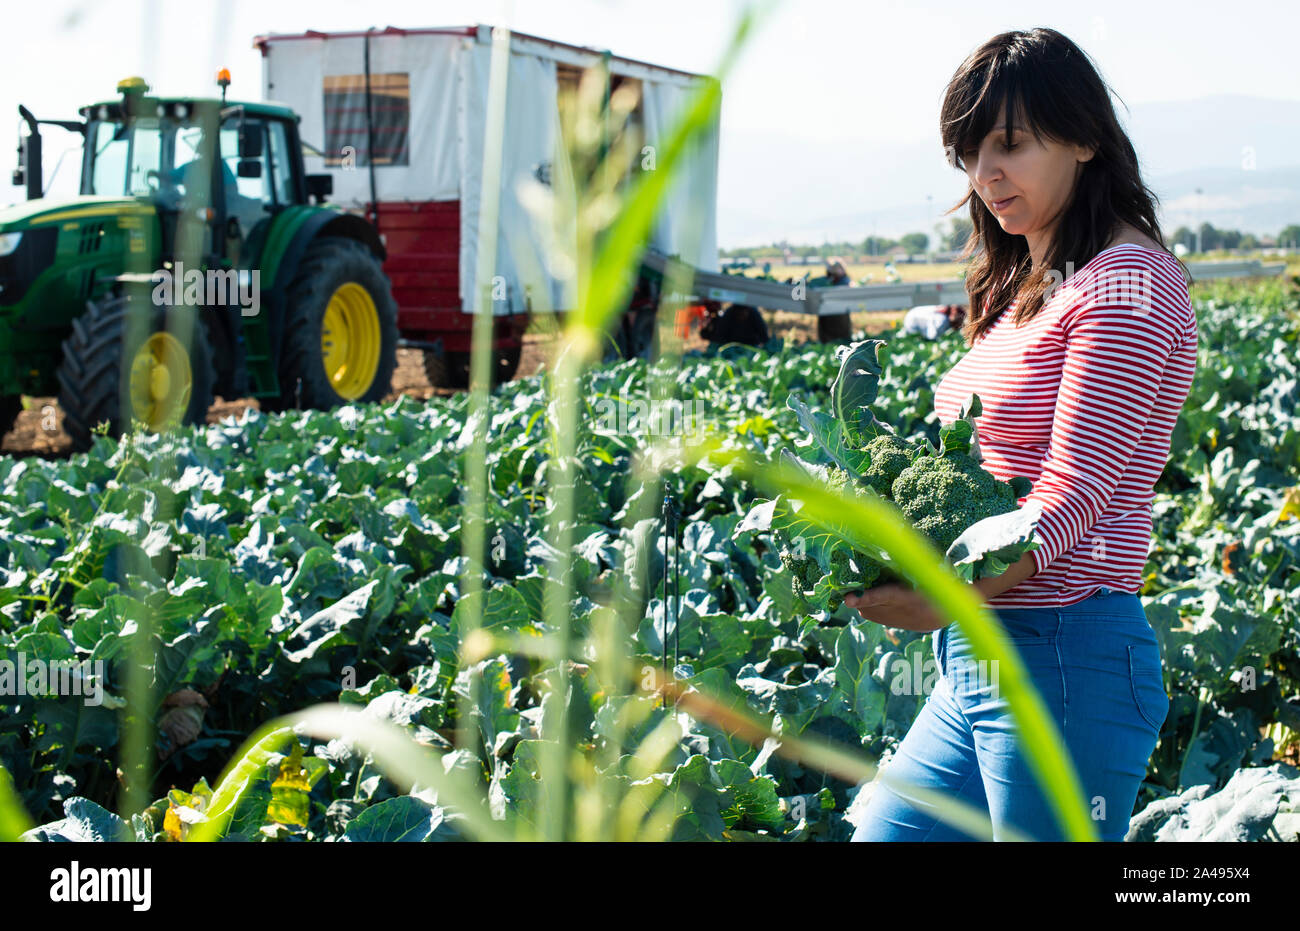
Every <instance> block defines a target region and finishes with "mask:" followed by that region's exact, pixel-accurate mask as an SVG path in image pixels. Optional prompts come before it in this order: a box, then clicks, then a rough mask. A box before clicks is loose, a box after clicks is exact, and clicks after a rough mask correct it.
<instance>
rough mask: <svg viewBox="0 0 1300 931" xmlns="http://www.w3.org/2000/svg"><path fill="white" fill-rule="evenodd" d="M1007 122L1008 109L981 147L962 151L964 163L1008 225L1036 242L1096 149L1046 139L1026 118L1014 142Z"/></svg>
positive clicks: (973, 183) (1005, 226) (978, 190)
mask: <svg viewBox="0 0 1300 931" xmlns="http://www.w3.org/2000/svg"><path fill="white" fill-rule="evenodd" d="M1005 124H1006V116H1005V111H1004V115H1003V118H1002V120H1001V121H999V123H998V124H997V125H996V126H994V127H993V129H992V130H991V131H990V132H989V133H988V135H987V136H985V137H984V140H983V142H981V144H980V147H979V149H978V150H971V151H969V152H963V153H961V158H962V163H963V164H964V165H965V167H966V176H967V177H968V178H969V179H970V183H971V187H972V188H974V190H975V193H976V194H977V195H978V196H979V198H980V200H982V201H983V202H984V206H985V207H987V208H988V211H989V212H990V213H991V214H993V216H994V217H996V218H997V220H998V223H999V224H1000V225H1001V226H1002V229H1003V230H1004V231H1005V232H1007V233H1010V234H1012V235H1018V236H1025V237H1027V238H1029V239H1030V240H1031V242H1032V241H1033V240H1036V239H1040V238H1043V237H1045V236H1046V235H1047V234H1048V233H1050V231H1051V229H1052V226H1053V225H1054V224H1055V222H1056V218H1057V217H1059V216H1060V214H1061V211H1062V210H1064V209H1065V206H1066V204H1067V203H1068V202H1069V199H1070V193H1071V192H1072V191H1073V190H1074V183H1075V181H1076V179H1077V178H1078V176H1079V172H1080V171H1081V170H1082V168H1083V163H1084V162H1086V161H1088V159H1090V158H1092V156H1093V150H1091V149H1086V148H1083V147H1080V146H1075V145H1065V144H1062V143H1059V142H1056V141H1054V140H1052V139H1048V138H1046V137H1044V138H1043V140H1042V141H1041V142H1040V141H1039V140H1038V139H1036V138H1035V137H1034V134H1033V133H1032V132H1031V131H1030V130H1029V129H1028V127H1026V126H1025V125H1024V123H1023V122H1020V121H1017V124H1016V127H1015V131H1014V132H1013V133H1012V135H1011V143H1010V145H1009V146H1008V144H1007V139H1006V126H1005Z"/></svg>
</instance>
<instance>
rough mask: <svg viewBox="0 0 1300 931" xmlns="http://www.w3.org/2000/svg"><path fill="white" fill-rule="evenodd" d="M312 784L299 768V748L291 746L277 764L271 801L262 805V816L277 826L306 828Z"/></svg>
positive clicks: (300, 762) (300, 758) (300, 749)
mask: <svg viewBox="0 0 1300 931" xmlns="http://www.w3.org/2000/svg"><path fill="white" fill-rule="evenodd" d="M314 781H315V780H314V779H312V777H311V774H310V773H309V772H308V771H307V770H306V769H305V768H304V767H303V765H302V745H301V744H298V743H295V744H294V745H293V751H292V752H291V753H290V754H289V756H288V757H287V758H286V759H285V761H284V762H283V763H281V764H280V773H279V775H278V776H276V777H275V781H274V782H272V783H271V800H270V801H269V802H267V804H266V816H267V817H268V818H269V819H271V820H272V821H276V822H278V823H280V824H295V825H298V826H299V827H306V826H307V816H308V815H309V814H310V813H311V799H310V798H309V795H310V793H311V787H312V783H313V782H314Z"/></svg>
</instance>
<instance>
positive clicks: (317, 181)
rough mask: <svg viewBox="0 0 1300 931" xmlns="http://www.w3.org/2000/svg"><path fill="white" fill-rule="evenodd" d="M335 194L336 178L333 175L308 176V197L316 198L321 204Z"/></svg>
mask: <svg viewBox="0 0 1300 931" xmlns="http://www.w3.org/2000/svg"><path fill="white" fill-rule="evenodd" d="M333 193H334V176H333V175H308V176H307V195H308V196H309V197H314V198H316V202H317V203H320V202H321V201H323V200H325V199H326V198H327V197H329V196H330V195H331V194H333Z"/></svg>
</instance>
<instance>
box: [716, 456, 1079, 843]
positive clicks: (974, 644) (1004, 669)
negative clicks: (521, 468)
mask: <svg viewBox="0 0 1300 931" xmlns="http://www.w3.org/2000/svg"><path fill="white" fill-rule="evenodd" d="M693 453H694V454H696V455H700V454H707V455H708V456H709V457H710V459H711V460H715V461H717V462H719V463H728V462H729V463H731V464H732V465H733V467H734V469H735V474H736V475H738V476H742V477H744V478H746V479H748V480H749V481H750V482H752V483H754V485H755V486H756V487H758V488H760V489H763V490H765V491H767V492H769V493H771V494H772V495H774V496H775V495H777V494H783V495H786V496H787V497H790V498H795V499H797V500H799V501H801V502H802V503H803V509H802V510H801V511H800V514H801V516H804V517H806V518H807V519H808V520H810V521H814V522H818V523H820V524H821V525H822V526H823V527H825V528H827V529H828V531H829V530H830V528H836V530H835V531H834V532H836V533H837V534H840V535H841V536H842V538H843V539H844V541H845V542H847V543H849V544H850V545H852V546H855V547H856V548H858V549H859V550H862V551H865V552H871V551H872V550H873V549H878V548H883V549H885V550H887V551H888V553H889V555H890V557H891V559H892V560H893V561H894V563H895V564H896V566H897V568H898V570H899V571H900V572H902V573H903V574H904V575H905V576H906V577H907V578H908V579H910V580H911V581H912V582H913V584H915V585H916V587H917V589H918V590H919V591H920V592H922V593H923V594H925V595H926V596H927V597H928V598H930V600H931V601H932V602H934V604H935V606H936V607H937V608H938V609H939V611H940V612H941V613H942V614H943V615H944V616H945V617H948V618H951V619H953V620H954V621H955V622H956V623H957V624H958V625H959V627H960V628H961V630H962V633H964V634H965V635H966V637H967V639H968V640H969V641H970V644H971V649H972V652H974V654H975V658H976V660H986V661H993V662H997V663H998V667H997V668H998V676H999V678H998V685H999V688H1000V689H1002V690H1003V692H1004V693H1005V694H1006V696H1007V703H1008V705H1009V708H1010V711H1011V716H1012V719H1013V721H1014V722H1015V725H1016V728H1017V736H1018V740H1019V743H1020V746H1021V748H1022V749H1023V752H1024V753H1025V755H1026V757H1027V760H1028V764H1029V768H1030V770H1031V771H1032V772H1033V774H1034V778H1035V779H1036V780H1037V781H1038V784H1039V786H1040V787H1042V789H1043V791H1044V794H1045V795H1046V797H1047V800H1048V803H1049V804H1050V806H1051V807H1052V810H1053V812H1054V813H1055V815H1056V818H1057V820H1058V823H1059V824H1060V825H1061V827H1062V829H1063V831H1064V833H1065V836H1066V837H1067V838H1069V839H1071V840H1096V839H1097V833H1096V826H1095V825H1094V824H1093V822H1092V819H1091V818H1090V817H1089V815H1088V808H1087V806H1086V804H1085V802H1084V795H1083V790H1082V787H1081V785H1080V783H1079V778H1078V773H1077V772H1076V770H1075V768H1074V764H1073V762H1072V761H1071V760H1070V757H1069V752H1068V750H1067V748H1066V746H1065V743H1064V741H1063V740H1062V738H1061V734H1060V731H1059V730H1057V728H1056V725H1055V723H1054V722H1053V721H1052V719H1051V717H1050V716H1049V715H1048V713H1047V709H1046V707H1045V706H1044V705H1043V701H1042V698H1041V697H1040V696H1039V694H1038V692H1037V690H1035V689H1034V687H1033V683H1032V682H1031V681H1030V679H1029V675H1028V672H1027V671H1026V669H1025V667H1024V664H1023V663H1022V662H1021V660H1020V656H1019V654H1018V653H1016V651H1015V649H1014V647H1013V645H1012V643H1011V641H1010V640H1009V639H1008V638H1007V637H1006V635H1005V634H1004V633H1003V631H1002V628H1001V626H1000V625H999V624H998V623H997V621H996V620H995V618H994V617H993V615H992V614H991V613H990V612H989V611H988V610H987V609H986V608H985V607H984V605H983V604H982V603H981V602H980V600H979V599H978V598H977V597H976V596H975V595H974V594H973V592H972V589H971V587H970V586H969V585H967V584H966V583H963V582H962V581H961V580H959V579H958V578H957V577H956V575H954V574H953V573H952V571H951V570H949V569H948V568H947V567H946V566H945V564H944V561H943V557H942V555H941V554H940V553H939V552H938V551H937V550H935V549H934V547H933V546H931V545H930V543H929V541H928V540H926V539H925V538H924V537H922V536H921V535H920V534H918V533H917V532H916V531H915V530H913V529H912V528H911V527H910V526H908V524H907V522H906V521H905V520H904V519H903V517H902V515H901V514H899V513H898V511H897V509H896V508H894V507H893V506H892V505H890V504H888V503H887V502H885V501H882V500H879V499H876V498H872V497H871V496H869V495H862V496H842V495H840V494H837V493H835V492H833V491H830V490H829V489H827V488H825V487H823V486H822V485H821V484H820V483H818V482H817V481H816V480H814V479H812V478H810V477H809V476H808V475H807V474H806V473H804V472H802V471H801V470H799V469H797V468H795V467H792V466H790V465H789V464H788V463H786V462H785V461H784V460H778V461H776V462H766V461H761V460H759V459H757V458H755V457H754V456H752V455H750V454H749V453H747V452H744V451H739V450H723V449H720V448H718V444H717V442H716V441H711V442H710V443H707V444H700V445H699V446H697V447H695V448H694V450H693Z"/></svg>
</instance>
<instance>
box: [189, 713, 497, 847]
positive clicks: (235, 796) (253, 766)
mask: <svg viewBox="0 0 1300 931" xmlns="http://www.w3.org/2000/svg"><path fill="white" fill-rule="evenodd" d="M297 734H303V735H306V736H309V737H314V738H316V739H318V740H341V741H344V742H345V743H349V744H355V745H357V746H359V747H361V748H362V749H363V750H364V751H365V752H367V753H369V754H371V755H372V756H374V757H375V760H376V762H377V764H378V766H379V768H380V770H381V771H382V772H383V773H384V775H385V776H387V777H388V778H389V779H390V780H392V781H393V782H394V783H396V784H397V785H398V786H400V787H401V788H402V789H403V790H404V791H410V790H411V788H412V787H413V786H416V785H419V786H427V787H429V788H431V789H433V790H434V791H435V792H437V793H438V804H439V805H443V806H446V807H447V808H449V809H451V810H453V811H455V812H456V813H458V814H460V815H463V816H464V817H465V826H466V830H467V831H468V832H469V833H471V834H473V835H474V837H475V838H476V839H478V840H508V839H510V834H509V832H508V830H507V826H506V825H504V824H500V823H498V822H496V821H493V820H492V818H491V817H490V816H489V815H488V812H487V807H486V800H485V799H484V798H483V796H482V793H481V792H479V791H477V790H475V789H474V788H473V787H470V786H467V785H465V784H464V782H463V780H461V779H459V778H456V777H455V776H453V775H450V774H448V773H446V772H444V770H443V765H442V760H441V755H440V754H438V753H436V752H435V751H433V750H430V749H429V748H427V747H424V746H422V745H420V744H418V743H416V742H415V741H414V740H413V739H412V738H411V735H410V734H409V733H407V732H406V731H403V730H402V729H401V728H399V727H397V726H396V725H394V724H391V723H389V722H387V721H381V720H378V719H376V718H374V717H371V716H369V715H367V714H366V713H365V712H364V711H361V710H359V709H354V708H349V707H347V706H345V705H315V706H313V707H311V708H307V709H305V710H303V711H298V712H295V713H294V714H289V715H285V716H283V717H280V718H276V719H275V720H273V721H269V722H267V723H266V724H264V725H263V726H262V727H260V728H258V729H257V731H255V732H254V733H253V734H252V736H250V737H249V738H248V740H246V741H245V742H244V744H243V746H241V747H240V748H239V752H238V754H237V755H236V756H235V758H234V759H233V760H232V761H231V763H230V764H229V765H228V766H227V767H226V770H225V772H224V773H222V776H221V780H220V781H219V782H218V783H217V787H216V789H215V790H214V791H213V794H212V802H211V804H210V805H209V806H208V810H207V817H206V818H205V819H204V820H203V821H201V822H199V823H198V824H196V825H195V826H194V829H193V830H192V831H191V833H190V835H189V839H191V840H200V841H213V840H218V839H220V838H221V837H222V836H223V835H224V834H225V832H226V830H227V828H228V826H229V824H230V818H231V816H232V815H233V814H234V812H235V808H236V806H237V805H238V803H239V800H240V799H241V798H242V797H243V795H244V794H245V793H246V792H247V791H248V788H249V786H250V784H251V783H252V781H253V780H254V779H255V778H256V777H257V776H258V775H259V774H260V773H261V772H262V771H263V769H264V768H265V766H266V764H267V762H268V760H269V759H270V758H271V756H272V755H273V754H275V753H278V752H280V748H281V747H283V746H284V745H285V744H287V743H288V742H289V741H290V740H293V739H296V737H295V735H297Z"/></svg>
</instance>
